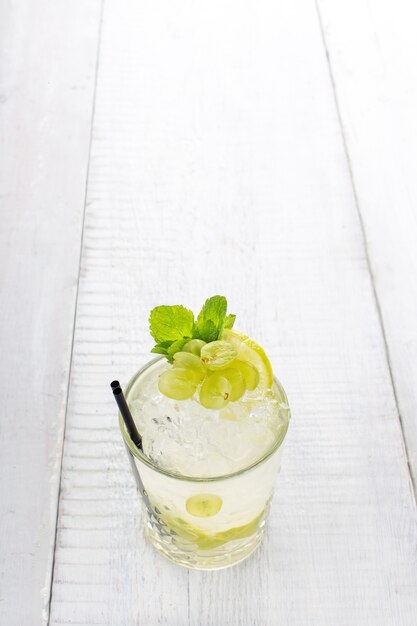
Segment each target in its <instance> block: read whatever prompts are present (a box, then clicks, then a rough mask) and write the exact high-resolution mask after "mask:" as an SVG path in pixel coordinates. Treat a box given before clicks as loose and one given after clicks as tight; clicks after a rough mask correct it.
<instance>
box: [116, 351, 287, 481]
mask: <svg viewBox="0 0 417 626" xmlns="http://www.w3.org/2000/svg"><path fill="white" fill-rule="evenodd" d="M163 358H164V357H162V356H158V357H156V358H155V359H151V361H148V362H147V363H145V365H144V366H143V367H141V368H140V369H139V370H138V371H137V372H136V374H134V375H133V376H132V378H131V379H130V380H129V382H128V384H127V386H126V388H125V390H124V394H125V397H126V402H128V403H129V393H130V391H131V390H132V387H133V386H134V384H135V383H136V381H137V380H138V378H140V377H141V376H142V375H143V374H144V373H145V372H146V371H147V370H148V369H149V368H150V367H152V366H153V365H155V364H156V363H158V362H159V361H162V359H163ZM274 382H275V384H276V385H277V387H278V389H279V391H280V393H281V394H282V396H283V398H284V402H285V404H286V405H287V406H288V408H289V404H288V398H287V394H286V393H285V390H284V388H283V386H282V385H281V383H280V382H279V380H278V379H277V378H276V377H275V376H274ZM119 426H120V430H121V433H122V437H123V440H124V442H125V444H126V445H127V447H128V448H129V450H130V452H131V453H132V454H133V456H135V457H136V458H137V459H138V460H139V461H141V463H143V464H144V465H147V466H148V467H149V468H151V469H152V470H154V471H156V472H158V473H159V474H163V475H165V476H169V477H170V478H175V479H177V480H183V481H186V482H196V483H208V482H216V481H221V480H227V479H228V478H234V477H235V476H240V475H241V474H244V473H245V472H249V471H250V470H252V469H254V468H255V467H258V465H262V464H263V463H265V462H266V461H267V460H268V459H269V458H270V457H271V456H272V455H273V454H274V453H275V452H276V451H277V450H278V448H280V447H281V445H282V443H283V442H284V439H285V436H286V434H287V431H288V426H289V418H288V421H287V425H286V428H284V429H282V431H280V434H279V436H278V437H277V439H276V441H274V444H273V445H272V447H271V448H270V449H269V450H268V451H267V452H266V453H265V454H263V455H262V456H261V457H260V458H259V459H257V460H256V461H254V462H253V463H251V464H250V465H247V466H245V467H242V468H241V469H239V470H237V471H235V472H231V473H229V474H220V475H218V476H186V475H185V474H180V473H178V472H171V471H169V470H166V469H164V468H163V467H160V466H159V465H157V464H156V463H154V462H153V461H151V459H149V457H147V456H146V454H144V452H142V451H141V450H139V448H138V447H137V446H136V445H135V444H134V443H133V441H132V440H131V438H130V437H129V434H128V433H127V431H126V428H125V423H124V421H123V418H122V416H121V414H120V412H119Z"/></svg>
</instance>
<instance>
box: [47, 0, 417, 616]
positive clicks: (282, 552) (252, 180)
mask: <svg viewBox="0 0 417 626" xmlns="http://www.w3.org/2000/svg"><path fill="white" fill-rule="evenodd" d="M212 293H225V294H227V295H228V298H229V301H230V308H231V310H233V311H236V312H237V313H238V314H239V318H238V326H239V327H240V328H241V329H244V330H246V331H247V332H248V333H250V334H252V335H253V336H254V337H255V338H257V339H258V340H259V341H260V342H261V343H262V344H263V345H264V346H265V348H266V349H267V351H268V353H269V354H270V355H271V358H272V360H273V365H274V368H275V370H276V373H277V374H278V376H279V377H280V378H281V379H282V381H283V383H284V386H285V387H286V388H287V390H288V392H289V396H290V401H291V404H292V407H293V412H294V420H293V423H292V425H291V431H290V434H289V437H288V444H287V451H286V456H285V457H284V465H283V472H282V475H281V477H280V480H279V485H278V490H277V497H276V499H275V502H274V506H273V510H272V518H271V523H270V532H269V534H268V536H267V539H266V541H265V543H264V544H263V546H262V547H261V548H260V549H259V550H258V551H257V552H256V554H255V555H254V556H253V557H252V558H251V559H249V560H248V561H247V562H246V563H244V564H242V565H241V566H238V567H236V568H232V569H230V570H226V571H224V572H217V573H202V572H189V573H188V572H187V571H185V570H182V569H179V568H175V567H174V566H172V565H170V564H169V563H167V562H165V561H163V560H162V558H161V557H159V556H158V555H156V554H155V553H154V552H153V551H152V550H151V549H150V548H149V547H148V546H146V545H145V544H144V542H143V539H142V537H141V535H140V533H139V517H140V514H139V511H138V503H137V501H136V499H135V491H134V486H133V480H132V478H129V469H128V463H127V459H125V456H124V451H123V447H122V444H121V441H120V437H119V435H118V433H117V429H116V430H115V429H114V426H115V410H114V407H113V401H112V398H111V397H110V393H109V390H108V383H109V381H110V380H111V379H112V378H114V377H116V376H119V377H120V379H121V380H122V381H126V380H127V378H128V377H129V376H130V375H131V374H132V372H133V371H134V370H136V369H137V368H138V367H139V366H140V365H141V364H142V363H143V362H144V361H145V360H146V359H148V357H149V354H148V350H149V349H150V347H151V341H150V338H149V336H148V329H147V317H148V312H149V309H150V308H151V307H152V306H154V305H156V304H160V303H161V302H166V303H170V302H171V303H175V302H178V301H181V302H184V303H185V304H187V305H188V306H190V307H191V308H195V309H196V308H198V306H199V305H200V304H201V302H202V301H203V300H204V298H205V297H206V296H207V295H209V294H212ZM94 429H97V430H96V431H94ZM101 429H104V430H101ZM94 432H96V435H95V434H94ZM92 469H93V470H94V472H93V473H92V472H91V471H89V470H92ZM416 539H417V533H416V510H415V504H414V500H413V498H412V493H411V489H410V482H409V476H408V472H407V465H406V459H405V456H404V450H403V442H402V435H401V429H400V425H399V420H398V414H397V410H396V406H395V400H394V395H393V390H392V387H391V383H390V376H389V370H388V366H387V362H386V358H385V352H384V342H383V337H382V333H381V328H380V326H379V323H378V315H377V311H376V307H375V301H374V298H373V291H372V283H371V280H370V276H369V272H368V267H367V262H366V255H365V250H364V247H363V240H362V234H361V228H360V223H359V220H358V215H357V211H356V208H355V202H354V197H353V193H352V186H351V181H350V177H349V170H348V166H347V162H346V158H345V152H344V146H343V142H342V138H341V134H340V128H339V123H338V117H337V111H336V108H335V105H334V98H333V93H332V86H331V82H330V80H329V75H328V68H327V63H326V56H325V50H324V48H323V45H322V41H321V35H320V27H319V22H318V20H317V15H316V13H315V7H314V5H313V4H312V3H311V2H307V1H304V0H298V1H297V2H294V1H293V0H291V1H290V0H284V1H283V2H280V3H275V2H273V1H272V0H261V1H260V2H259V1H258V2H254V1H252V0H246V1H245V2H237V1H236V2H228V3H224V2H220V1H214V2H213V1H212V2H210V3H195V2H191V0H189V1H188V2H184V1H181V2H179V1H175V0H174V1H173V0H170V1H169V2H168V1H167V0H156V1H155V2H152V3H145V2H136V1H133V0H124V1H123V2H122V3H120V2H116V1H115V0H108V2H107V3H106V8H105V13H104V21H103V41H102V53H101V58H100V71H99V81H98V91H97V104H96V113H95V124H94V141H93V146H92V158H91V176H90V183H89V188H88V209H87V215H86V224H85V237H84V248H83V259H82V276H81V281H80V292H79V300H78V314H77V323H76V333H75V349H74V362H73V369H72V380H71V387H70V396H69V412H68V422H67V440H66V446H65V454H64V461H63V476H62V493H61V501H60V519H59V527H58V543H57V551H56V566H55V582H54V590H53V604H52V619H51V624H53V625H54V626H55V625H57V624H65V623H66V624H69V623H75V624H79V625H81V624H83V625H87V624H88V625H90V624H93V623H100V624H106V625H110V624H112V625H114V626H116V625H117V626H131V625H132V624H146V625H150V626H154V625H156V624H166V625H169V626H172V625H178V626H180V625H181V626H183V625H184V624H190V625H192V626H195V625H201V626H211V625H213V626H218V625H219V624H222V625H223V624H225V625H228V624H230V625H237V624H239V625H240V626H253V625H257V626H272V625H275V624H277V623H283V624H294V625H297V626H298V625H300V626H301V625H302V626H304V625H305V624H308V625H314V626H315V625H317V626H319V625H320V626H322V625H323V624H329V625H332V626H333V625H334V624H338V626H344V625H346V626H348V625H349V626H351V624H354V623H357V624H361V626H362V625H364V626H367V625H372V626H374V625H375V624H379V625H381V626H384V625H387V626H388V625H389V626H392V624H404V625H406V624H407V625H408V624H411V623H412V621H413V619H414V615H415V614H416V609H417V599H416V598H417V594H416V591H417V583H416V581H415V575H414V574H415V567H416V564H417V563H416V561H417V557H416V554H415V543H416ZM82 581H88V582H89V586H88V589H87V587H86V588H83V586H82Z"/></svg>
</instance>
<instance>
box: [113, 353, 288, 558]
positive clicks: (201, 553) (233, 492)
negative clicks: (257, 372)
mask: <svg viewBox="0 0 417 626" xmlns="http://www.w3.org/2000/svg"><path fill="white" fill-rule="evenodd" d="M160 361H161V359H160V358H157V359H154V360H153V361H151V362H150V363H148V364H147V365H145V367H143V368H142V369H141V370H139V371H138V372H137V373H136V374H135V375H134V376H133V378H132V379H131V380H130V382H129V384H128V386H127V388H126V391H125V396H126V400H127V403H128V404H129V403H131V402H132V401H134V400H135V399H136V395H137V392H138V389H139V388H140V385H141V381H142V380H143V378H144V377H145V376H147V375H152V373H153V372H154V373H155V375H156V371H157V368H158V366H159V365H160ZM273 392H274V395H275V397H276V398H277V399H278V400H279V405H278V406H279V409H278V411H279V419H280V420H282V427H281V428H280V429H279V432H278V436H277V439H276V441H274V444H273V446H272V447H271V449H270V450H269V451H268V452H267V454H264V455H263V456H262V457H260V458H259V459H258V460H257V461H256V462H255V463H252V464H251V465H250V466H249V467H245V468H243V469H241V470H239V471H237V472H234V473H232V474H228V475H224V476H215V477H210V478H207V477H190V476H183V475H181V474H180V473H178V474H177V473H174V472H170V471H167V470H164V469H163V468H162V467H158V466H157V465H156V464H155V463H153V462H152V461H151V460H150V459H149V458H148V457H147V456H146V455H145V454H144V453H143V452H142V451H141V450H139V449H138V448H137V447H136V446H135V444H134V443H133V442H132V440H131V439H130V437H129V435H128V433H127V432H126V429H125V426H124V422H123V420H122V419H121V416H120V415H119V423H120V429H121V432H122V435H123V439H124V441H125V444H126V449H127V452H128V455H129V457H130V461H131V464H132V470H133V474H134V476H135V479H136V483H137V487H138V489H139V491H140V492H141V494H142V504H143V514H144V522H145V523H144V528H145V536H146V538H147V539H148V541H149V542H150V543H151V544H152V545H153V546H154V547H155V548H156V550H158V551H159V552H160V553H161V554H163V555H164V556H165V557H166V558H168V559H169V560H171V561H173V562H174V563H177V564H179V565H183V566H185V567H190V568H194V569H222V568H225V567H229V566H231V565H234V564H235V563H238V562H240V561H242V560H243V559H245V558H246V557H247V556H249V554H251V552H253V550H255V548H256V547H257V546H258V545H259V543H260V541H261V539H262V536H263V533H264V531H265V525H266V520H267V517H268V512H269V507H270V502H271V499H272V496H273V492H274V488H275V482H276V478H277V475H278V472H279V470H280V467H281V457H282V448H283V442H284V439H285V435H286V432H287V428H288V421H289V417H290V410H289V406H288V400H287V397H286V394H285V391H284V389H283V388H282V386H281V385H280V383H279V382H278V380H276V379H274V384H273ZM194 504H197V505H198V506H197V507H195V506H193V505H194ZM202 507H203V509H204V507H205V510H206V511H209V513H210V514H209V515H208V516H207V515H204V516H199V515H196V514H195V512H196V509H197V511H198V510H199V509H200V510H201V508H202ZM193 513H194V514H193Z"/></svg>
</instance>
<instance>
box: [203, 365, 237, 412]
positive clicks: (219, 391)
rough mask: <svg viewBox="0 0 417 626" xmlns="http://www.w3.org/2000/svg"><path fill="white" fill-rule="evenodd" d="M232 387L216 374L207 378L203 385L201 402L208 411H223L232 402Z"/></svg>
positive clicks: (219, 373)
mask: <svg viewBox="0 0 417 626" xmlns="http://www.w3.org/2000/svg"><path fill="white" fill-rule="evenodd" d="M231 392H232V385H231V384H230V382H229V381H228V380H227V378H225V377H224V376H222V375H221V372H216V373H215V374H211V375H210V376H207V378H206V379H205V380H204V382H203V384H202V385H201V389H200V402H201V404H202V405H203V406H205V407H206V409H222V408H223V407H225V406H226V404H227V403H228V402H229V400H230V394H231Z"/></svg>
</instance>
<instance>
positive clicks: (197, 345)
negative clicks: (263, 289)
mask: <svg viewBox="0 0 417 626" xmlns="http://www.w3.org/2000/svg"><path fill="white" fill-rule="evenodd" d="M234 318H235V316H226V300H225V298H223V297H221V296H214V297H213V298H210V299H209V300H207V301H206V303H205V305H204V307H203V310H202V312H201V313H200V315H199V316H198V318H197V321H194V316H193V315H192V313H191V312H190V311H187V310H186V309H184V308H183V307H156V309H154V310H153V311H152V313H151V318H150V322H151V332H152V335H153V337H154V338H155V339H156V341H157V345H156V346H155V348H154V350H153V351H154V352H158V353H160V354H161V355H162V356H160V357H158V358H156V359H154V360H153V361H151V362H150V363H148V364H147V365H145V367H143V368H142V369H141V370H140V371H139V372H137V373H136V374H135V375H134V376H133V378H132V379H131V381H130V383H129V384H128V386H127V388H126V400H127V403H128V405H129V407H130V410H131V413H132V415H133V418H134V420H135V423H136V426H137V429H138V431H139V433H140V434H141V437H142V443H141V447H138V446H137V445H135V444H134V443H133V441H132V439H131V438H130V436H129V434H128V431H127V429H126V427H125V424H124V422H123V420H122V419H120V427H121V431H122V435H123V438H124V441H125V443H126V446H127V449H128V452H129V455H130V458H131V461H132V468H133V472H134V475H135V477H136V480H137V482H138V487H139V489H140V491H141V492H144V498H143V509H144V519H145V534H146V537H147V538H148V540H149V541H150V542H151V543H152V544H153V546H154V547H155V548H156V549H157V550H158V551H159V552H161V553H162V554H163V555H164V556H166V557H167V558H169V559H170V560H172V561H174V562H176V563H178V564H181V565H185V566H187V567H192V568H198V569H220V568H223V567H228V566H230V565H233V564H234V563H237V562H239V561H241V560H243V559H244V558H245V557H246V556H248V555H249V554H250V553H251V552H252V551H253V550H254V549H255V548H256V546H257V545H258V544H259V542H260V541H261V538H262V535H263V532H264V529H265V524H266V519H267V516H268V511H269V506H270V502H271V498H272V495H273V492H274V487H275V481H276V477H277V474H278V472H279V469H280V465H281V456H282V444H283V441H284V438H285V435H286V432H287V428H288V421H289V417H290V412H289V407H288V401H287V398H286V395H285V392H284V390H283V388H282V387H281V385H280V383H279V382H278V381H277V380H276V379H275V378H274V377H273V374H272V368H271V365H270V363H269V360H268V358H267V356H266V354H265V352H264V351H263V349H262V348H261V347H260V346H259V345H258V344H256V343H255V342H254V341H253V340H251V339H249V338H248V337H246V336H245V335H242V334H240V333H237V332H235V331H234V330H232V328H231V326H232V325H233V322H234ZM180 335H181V336H180ZM175 344H176V345H175Z"/></svg>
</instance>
